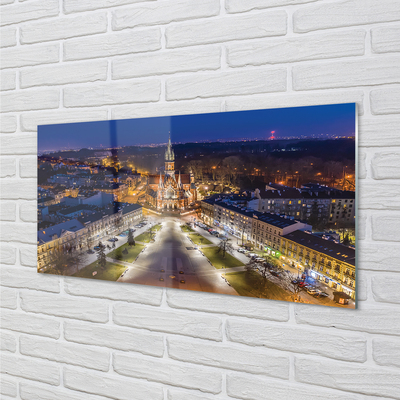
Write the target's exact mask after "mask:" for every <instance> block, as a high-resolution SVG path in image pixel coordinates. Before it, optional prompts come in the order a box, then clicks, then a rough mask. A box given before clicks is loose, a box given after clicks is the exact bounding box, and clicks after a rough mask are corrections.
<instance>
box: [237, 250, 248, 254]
mask: <svg viewBox="0 0 400 400" xmlns="http://www.w3.org/2000/svg"><path fill="white" fill-rule="evenodd" d="M237 251H238V252H239V253H243V254H244V253H245V252H246V250H245V249H238V250H237Z"/></svg>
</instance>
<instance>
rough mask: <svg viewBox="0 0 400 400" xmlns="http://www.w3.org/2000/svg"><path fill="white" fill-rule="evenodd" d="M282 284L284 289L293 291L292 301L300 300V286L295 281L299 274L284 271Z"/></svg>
mask: <svg viewBox="0 0 400 400" xmlns="http://www.w3.org/2000/svg"><path fill="white" fill-rule="evenodd" d="M281 277H282V279H281V282H282V285H283V287H284V289H286V290H287V291H289V292H290V293H291V297H292V301H299V299H300V297H299V292H300V286H299V285H297V284H296V283H294V282H295V281H296V280H297V276H296V275H295V274H293V273H292V272H289V271H284V272H283V273H282V275H281Z"/></svg>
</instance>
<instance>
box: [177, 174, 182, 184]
mask: <svg viewBox="0 0 400 400" xmlns="http://www.w3.org/2000/svg"><path fill="white" fill-rule="evenodd" d="M178 187H179V188H181V187H182V181H181V171H179V177H178Z"/></svg>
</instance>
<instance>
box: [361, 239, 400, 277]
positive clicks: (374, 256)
mask: <svg viewBox="0 0 400 400" xmlns="http://www.w3.org/2000/svg"><path fill="white" fill-rule="evenodd" d="M357 246H358V268H360V269H365V270H371V271H392V272H400V265H399V263H398V259H399V258H400V245H399V244H396V243H393V242H392V243H390V244H389V243H384V242H380V243H379V242H365V241H363V240H359V241H358V243H357Z"/></svg>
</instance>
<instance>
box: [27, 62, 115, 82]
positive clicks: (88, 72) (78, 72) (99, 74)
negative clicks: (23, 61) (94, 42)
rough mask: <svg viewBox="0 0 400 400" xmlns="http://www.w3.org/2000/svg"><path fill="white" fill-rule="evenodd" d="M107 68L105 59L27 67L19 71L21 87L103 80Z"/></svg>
mask: <svg viewBox="0 0 400 400" xmlns="http://www.w3.org/2000/svg"><path fill="white" fill-rule="evenodd" d="M107 69H108V65H107V61H106V60H100V61H91V62H80V63H63V64H57V65H51V66H46V67H35V68H29V69H25V70H23V71H21V72H20V80H21V88H28V87H33V86H51V85H65V84H67V83H83V82H96V81H105V80H106V79H107Z"/></svg>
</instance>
